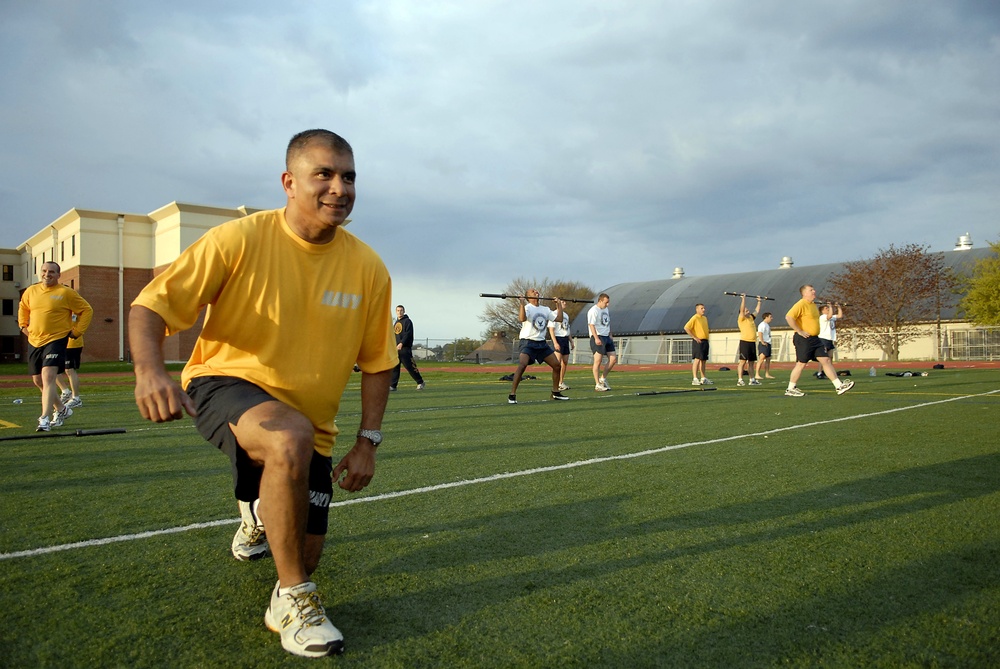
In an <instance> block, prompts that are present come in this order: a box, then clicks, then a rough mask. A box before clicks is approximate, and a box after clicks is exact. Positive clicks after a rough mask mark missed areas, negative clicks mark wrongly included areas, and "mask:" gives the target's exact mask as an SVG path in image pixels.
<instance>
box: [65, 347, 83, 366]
mask: <svg viewBox="0 0 1000 669" xmlns="http://www.w3.org/2000/svg"><path fill="white" fill-rule="evenodd" d="M82 353H83V347H82V346H80V347H78V348H68V347H67V348H66V369H80V355H81V354H82Z"/></svg>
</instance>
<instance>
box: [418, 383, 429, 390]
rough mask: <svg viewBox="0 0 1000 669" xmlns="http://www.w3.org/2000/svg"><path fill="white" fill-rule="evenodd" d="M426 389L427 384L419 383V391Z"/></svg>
mask: <svg viewBox="0 0 1000 669" xmlns="http://www.w3.org/2000/svg"><path fill="white" fill-rule="evenodd" d="M426 387H427V384H425V383H418V384H417V390H423V389H424V388H426Z"/></svg>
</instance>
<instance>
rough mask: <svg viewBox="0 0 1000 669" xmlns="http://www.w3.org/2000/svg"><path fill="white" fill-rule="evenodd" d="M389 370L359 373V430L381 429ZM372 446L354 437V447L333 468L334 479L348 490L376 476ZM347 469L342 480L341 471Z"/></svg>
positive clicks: (366, 483) (389, 377)
mask: <svg viewBox="0 0 1000 669" xmlns="http://www.w3.org/2000/svg"><path fill="white" fill-rule="evenodd" d="M391 377H392V370H388V369H387V370H385V371H383V372H377V373H375V374H368V373H362V374H361V425H360V426H359V429H362V430H381V429H382V417H383V416H384V415H385V405H386V402H387V401H388V399H389V382H390V380H391ZM375 451H376V448H375V446H373V445H372V442H370V441H369V440H368V439H366V438H365V437H357V438H356V439H355V441H354V447H353V448H351V450H350V451H348V452H347V455H345V456H344V457H343V458H342V459H341V461H340V462H339V463H337V466H336V467H334V469H333V480H334V481H336V482H337V485H339V486H340V487H341V488H343V489H344V490H347V491H348V492H358V491H359V490H361V489H362V488H364V487H365V486H367V485H368V484H369V483H370V482H371V480H372V477H374V476H375ZM344 472H346V473H347V475H346V476H344V478H343V480H341V478H340V477H341V475H342V474H344Z"/></svg>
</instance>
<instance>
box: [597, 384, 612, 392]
mask: <svg viewBox="0 0 1000 669" xmlns="http://www.w3.org/2000/svg"><path fill="white" fill-rule="evenodd" d="M594 390H596V391H597V392H599V393H606V392H608V390H609V389H608V387H607V386H604V385H601V384H600V383H598V384H597V385H596V386H594Z"/></svg>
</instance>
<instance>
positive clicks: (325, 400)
mask: <svg viewBox="0 0 1000 669" xmlns="http://www.w3.org/2000/svg"><path fill="white" fill-rule="evenodd" d="M285 163H286V164H285V172H284V173H283V174H282V175H281V182H282V186H283V187H284V190H285V195H286V197H287V204H286V206H285V208H284V209H277V210H272V211H263V212H259V213H257V214H253V215H251V216H247V217H245V218H241V219H237V220H235V221H230V222H228V223H225V224H223V225H221V226H218V227H216V228H213V229H212V230H209V231H208V232H207V233H205V235H204V236H202V238H201V239H199V240H198V241H197V242H195V243H194V244H192V245H191V247H189V248H188V249H187V250H185V251H184V252H183V253H182V254H181V255H180V256H179V257H178V258H177V260H176V261H174V263H173V264H172V265H171V266H170V267H168V268H167V269H166V270H165V271H164V272H163V273H162V274H160V275H159V276H157V277H156V278H155V279H153V281H152V282H151V283H150V284H149V285H148V286H146V288H145V289H143V291H142V292H141V293H140V295H139V296H138V297H137V298H136V300H135V301H134V302H133V303H132V311H131V314H130V317H129V339H130V343H131V347H132V356H133V360H134V362H135V377H136V388H135V397H136V404H137V405H138V407H139V411H140V413H141V414H142V416H143V417H144V418H147V419H149V420H152V421H155V422H162V421H169V420H176V419H179V418H182V417H183V414H184V412H187V413H188V414H189V415H190V416H192V417H194V418H195V423H196V425H197V427H198V430H199V432H201V434H202V436H204V437H205V438H206V439H207V440H208V441H210V442H211V443H213V444H215V445H216V446H217V447H218V448H219V449H220V450H222V451H223V452H224V453H226V454H227V455H228V456H229V457H230V460H231V462H232V466H233V479H234V492H235V495H236V498H237V500H238V502H239V507H240V514H241V516H242V519H243V522H242V524H241V526H240V529H239V530H238V531H237V533H236V536H235V537H234V539H233V546H232V549H233V555H234V556H235V557H236V558H237V559H255V558H259V557H264V556H265V555H266V554H267V553H268V552H270V553H271V554H272V555H273V557H274V564H275V568H276V570H277V572H278V582H277V583H276V584H275V586H274V589H273V591H272V593H271V600H270V606H268V608H267V611H266V612H265V615H264V621H265V623H266V624H267V626H268V628H269V629H271V630H272V631H274V632H279V633H280V634H281V644H282V646H283V647H284V648H285V650H287V651H289V652H291V653H294V654H296V655H303V656H307V657H322V656H325V655H332V654H334V653H340V652H343V649H344V642H343V636H342V635H341V633H340V631H339V630H337V628H336V627H334V626H333V624H332V623H331V622H330V620H329V619H328V618H327V616H326V611H325V609H324V608H323V605H322V603H321V601H320V597H319V593H318V592H317V591H316V585H315V584H314V583H313V582H312V581H311V580H310V577H311V575H312V573H313V572H314V571H315V569H316V567H317V566H318V564H319V560H320V556H321V555H322V552H323V543H324V540H325V535H326V532H327V525H328V514H329V504H330V499H331V497H332V494H333V484H332V481H337V484H338V485H339V486H340V487H341V488H342V489H344V490H347V491H349V492H357V491H359V490H362V489H363V488H364V487H365V486H367V485H368V483H369V482H370V481H371V479H372V476H373V475H374V473H375V449H376V447H377V446H378V445H379V443H381V441H382V433H381V431H380V430H381V426H382V416H383V414H384V412H385V406H386V400H387V398H388V395H389V380H390V376H391V373H392V369H393V367H395V366H396V363H397V361H398V360H397V357H396V347H395V342H394V341H393V339H394V338H393V336H392V320H391V317H390V314H391V313H392V302H391V300H392V294H391V293H392V290H391V282H390V278H389V273H388V271H387V270H386V268H385V265H384V264H383V263H382V260H381V259H380V258H379V257H378V255H376V254H375V252H374V251H373V250H372V249H371V248H369V247H368V246H367V245H366V244H364V243H363V242H361V241H360V240H359V239H358V238H357V237H355V236H354V235H352V234H351V233H350V232H348V231H347V230H345V229H344V228H343V227H342V226H343V225H344V224H345V223H346V222H347V220H348V219H347V217H348V216H349V215H350V213H351V209H352V208H353V206H354V198H355V176H356V174H355V167H354V152H353V150H352V149H351V146H350V145H349V144H348V143H347V141H346V140H344V139H343V138H342V137H340V136H339V135H336V134H334V133H332V132H330V131H328V130H308V131H305V132H302V133H299V134H298V135H296V136H295V137H293V138H292V140H291V141H290V142H289V145H288V149H287V152H286V156H285ZM205 305H208V307H207V310H206V315H205V321H204V325H203V327H202V330H201V334H200V335H199V337H198V340H197V342H196V343H195V347H194V351H193V352H192V354H191V359H190V360H189V361H188V363H187V365H186V366H185V368H184V372H183V373H182V375H181V383H182V384H183V388H182V387H181V386H180V385H178V384H177V383H176V382H175V381H174V380H173V379H172V378H171V377H170V376H169V375H168V374H167V372H166V370H165V368H164V361H163V340H164V336H165V334H173V333H175V332H178V331H181V330H184V329H186V328H189V327H191V326H192V325H194V324H195V322H196V320H197V318H198V314H199V312H200V310H201V308H202V307H203V306H205ZM355 362H357V365H358V367H359V368H360V369H361V372H362V377H361V421H360V426H359V427H360V429H359V430H358V433H357V436H356V438H355V440H354V442H353V447H352V448H351V449H350V450H349V451H348V452H347V454H346V455H345V456H344V457H343V458H341V459H340V461H339V463H338V464H337V465H336V466H333V460H332V457H331V455H332V449H333V448H334V445H335V440H336V436H337V432H338V428H337V426H336V425H335V423H334V420H335V418H336V416H337V411H338V408H339V405H340V397H341V394H342V393H343V390H344V387H345V385H346V384H347V381H348V379H349V378H350V376H351V372H352V371H353V368H354V364H355ZM265 528H266V533H265V531H264V530H265Z"/></svg>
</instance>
